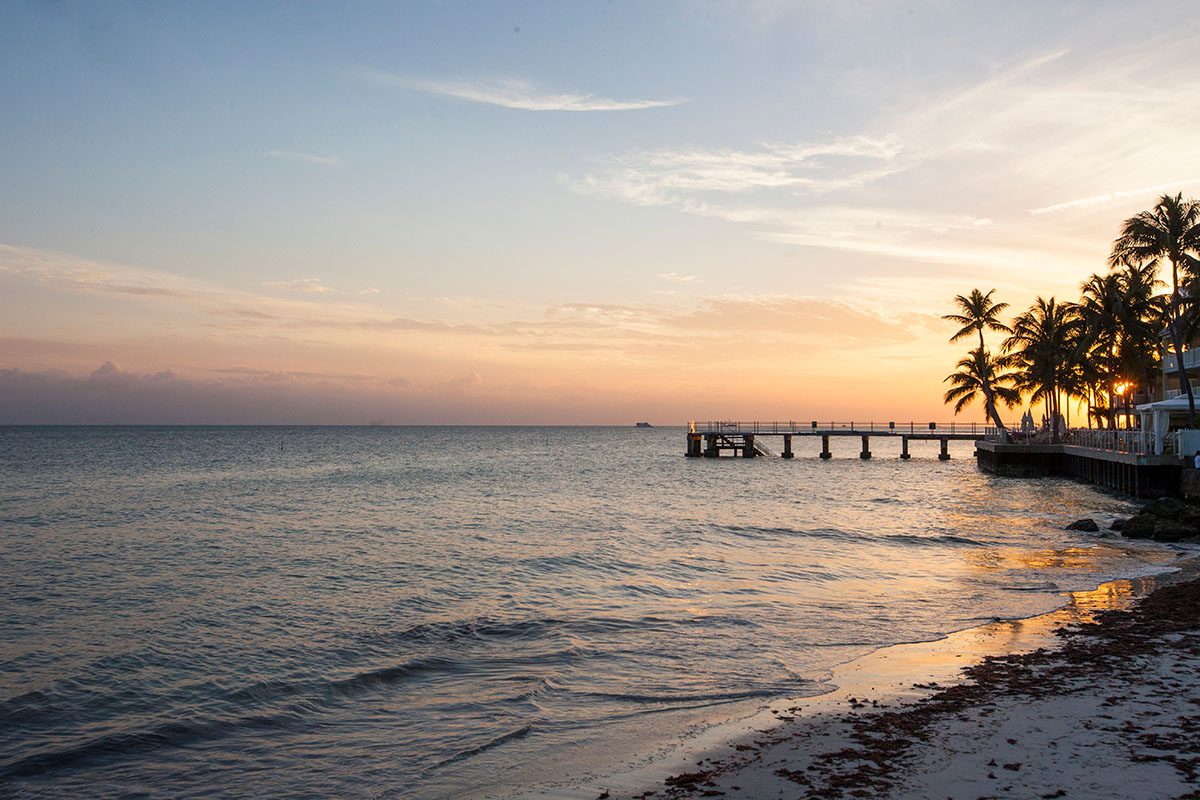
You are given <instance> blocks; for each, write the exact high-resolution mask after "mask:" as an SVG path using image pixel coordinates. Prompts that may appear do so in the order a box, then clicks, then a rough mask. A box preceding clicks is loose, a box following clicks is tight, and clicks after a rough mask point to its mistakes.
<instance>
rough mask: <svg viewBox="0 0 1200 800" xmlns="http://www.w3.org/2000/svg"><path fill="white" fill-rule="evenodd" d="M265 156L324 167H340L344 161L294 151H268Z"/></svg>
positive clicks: (335, 157)
mask: <svg viewBox="0 0 1200 800" xmlns="http://www.w3.org/2000/svg"><path fill="white" fill-rule="evenodd" d="M264 155H267V156H269V157H271V158H285V159H289V160H291V161H306V162H308V163H309V164H320V165H321V166H324V167H340V166H342V159H341V158H340V157H339V156H336V155H331V156H321V155H316V154H314V153H297V152H294V151H292V150H268V151H267V152H266V153H265V154H264Z"/></svg>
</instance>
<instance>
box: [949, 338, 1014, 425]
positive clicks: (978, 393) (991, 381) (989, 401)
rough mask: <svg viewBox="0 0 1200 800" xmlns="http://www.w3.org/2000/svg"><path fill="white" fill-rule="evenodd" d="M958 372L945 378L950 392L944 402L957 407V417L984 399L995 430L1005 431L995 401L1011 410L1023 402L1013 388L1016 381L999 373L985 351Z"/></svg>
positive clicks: (962, 364) (961, 363)
mask: <svg viewBox="0 0 1200 800" xmlns="http://www.w3.org/2000/svg"><path fill="white" fill-rule="evenodd" d="M955 366H956V367H958V371H957V372H954V373H951V374H950V375H948V376H946V381H949V382H950V384H951V388H950V390H949V391H947V392H946V396H945V397H944V398H943V400H942V401H943V402H945V403H954V413H955V415H957V414H958V412H960V411H962V410H963V409H964V408H965V407H967V406H968V405H970V404H971V403H972V402H974V401H975V399H976V398H978V397H982V398H983V413H984V415H985V417H986V418H987V419H988V420H990V421H993V422H995V423H996V427H997V428H999V429H1000V430H1001V431H1004V430H1005V428H1004V423H1003V422H1001V421H1000V414H999V412H998V411H997V409H996V401H997V400H999V401H1000V402H1002V403H1004V405H1006V406H1007V407H1009V408H1012V407H1013V406H1015V405H1017V404H1018V403H1020V402H1021V393H1020V392H1019V391H1017V390H1016V389H1014V388H1013V387H1012V386H1011V385H1009V384H1012V383H1013V380H1014V377H1013V376H1012V375H1010V374H1007V373H998V372H997V368H998V364H997V362H996V361H995V360H994V359H993V358H992V357H991V354H989V353H988V351H987V350H986V349H985V348H983V347H977V348H975V349H974V350H972V351H971V352H969V353H967V355H966V356H965V357H964V358H962V359H961V360H960V361H959V362H958V364H956V365H955Z"/></svg>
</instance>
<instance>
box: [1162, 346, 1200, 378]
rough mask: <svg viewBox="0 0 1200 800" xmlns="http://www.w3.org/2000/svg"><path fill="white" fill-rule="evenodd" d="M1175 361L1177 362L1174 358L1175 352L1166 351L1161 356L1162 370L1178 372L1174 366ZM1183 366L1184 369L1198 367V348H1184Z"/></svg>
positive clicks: (1199, 358)
mask: <svg viewBox="0 0 1200 800" xmlns="http://www.w3.org/2000/svg"><path fill="white" fill-rule="evenodd" d="M1177 363H1179V362H1177V361H1176V360H1175V354H1174V353H1168V354H1167V355H1165V356H1164V357H1163V372H1178V371H1179V369H1178V367H1176V366H1175V365H1176V364H1177ZM1183 366H1184V368H1185V369H1192V368H1194V367H1200V349H1197V350H1184V351H1183Z"/></svg>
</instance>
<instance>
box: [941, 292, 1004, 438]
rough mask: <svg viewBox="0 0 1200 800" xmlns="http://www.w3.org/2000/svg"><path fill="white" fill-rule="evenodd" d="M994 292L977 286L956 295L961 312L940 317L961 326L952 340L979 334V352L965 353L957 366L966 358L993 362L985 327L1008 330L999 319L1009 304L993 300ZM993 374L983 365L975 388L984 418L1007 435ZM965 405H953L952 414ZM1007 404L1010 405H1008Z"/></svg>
mask: <svg viewBox="0 0 1200 800" xmlns="http://www.w3.org/2000/svg"><path fill="white" fill-rule="evenodd" d="M995 292H996V290H995V289H992V290H991V291H990V292H988V293H987V294H984V293H983V292H981V291H979V290H978V289H972V290H971V294H970V295H968V296H966V297H964V296H963V295H961V294H960V295H957V296H956V297H955V298H954V302H955V303H956V304H957V305H958V309H959V311H961V312H962V313H961V314H946V315H944V316H943V317H942V319H944V320H947V321H948V322H953V323H954V324H956V325H958V326H960V327H959V330H958V332H957V333H955V334H954V335H953V336H951V337H950V341H951V342H957V341H958V340H959V339H965V338H966V337H968V336H970V335H971V334H973V333H978V334H979V347H978V355H977V356H971V355H968V357H967V358H965V359H963V360H962V361H960V362H958V366H959V367H962V365H963V362H965V361H969V360H971V359H972V358H978V359H980V362H979V363H980V365H986V364H990V363H992V362H991V354H990V353H988V350H987V345H985V344H984V341H983V332H984V330H989V331H999V332H1001V333H1008V332H1009V328H1008V326H1007V325H1005V324H1004V323H1003V322H1001V321H1000V317H999V314H1000V312H1001V311H1003V310H1004V309H1006V308H1008V303H996V302H993V301H992V295H993V294H995ZM971 352H972V353H975V352H976V351H975V350H972V351H971ZM992 375H993V371H992V370H987V369H982V368H981V369H980V370H979V372H978V373H977V375H976V377H977V378H978V379H979V381H980V384H979V389H978V390H979V391H980V392H982V393H983V409H984V416H985V419H987V420H989V421H992V422H995V423H996V427H997V428H999V429H1000V435H1001V437H1006V436H1007V434H1008V431H1007V430H1006V429H1005V427H1004V423H1003V422H1001V420H1000V415H999V414H998V413H996V391H995V389H996V388H998V387H993V386H992ZM947 380H949V379H947ZM951 391H954V390H951ZM949 396H950V393H949V392H947V394H946V397H947V399H946V402H947V403H949V402H950V400H949ZM1002 399H1003V398H1002ZM967 402H969V401H967ZM964 405H966V402H963V403H960V404H959V405H958V406H955V409H954V413H955V414H957V413H958V410H959V408H962V407H963V406H964ZM1009 407H1010V408H1011V405H1010V406H1009Z"/></svg>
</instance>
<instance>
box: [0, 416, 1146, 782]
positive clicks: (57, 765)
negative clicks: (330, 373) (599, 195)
mask: <svg viewBox="0 0 1200 800" xmlns="http://www.w3.org/2000/svg"><path fill="white" fill-rule="evenodd" d="M847 442H848V443H841V444H845V447H846V449H845V452H841V451H839V450H837V449H836V447H837V444H839V442H836V440H835V456H838V457H835V458H834V459H833V460H832V461H829V462H823V461H820V460H819V459H817V458H815V455H816V452H817V450H818V449H819V447H818V446H817V445H816V444H814V443H812V442H808V440H804V441H803V442H801V443H800V448H799V449H800V452H799V456H800V457H798V458H797V459H795V460H793V461H790V462H789V461H782V460H778V459H755V460H741V459H738V460H734V459H722V460H720V461H712V460H708V459H687V458H684V457H683V451H684V437H683V434H682V431H681V430H680V429H661V428H656V429H650V430H645V429H640V430H639V429H633V428H630V429H612V428H547V429H540V428H534V429H530V428H0V557H2V561H0V564H2V566H0V570H2V572H0V577H2V578H3V580H2V582H0V601H2V602H0V785H7V786H9V787H11V788H12V789H13V790H14V791H15V792H17V793H19V794H20V795H24V796H31V797H37V796H47V797H50V796H62V795H71V794H80V793H83V794H87V795H88V796H93V797H124V796H129V795H136V794H139V793H145V794H148V795H161V794H170V795H172V796H179V797H188V796H197V797H199V796H207V795H210V794H211V793H213V792H214V791H216V790H219V791H222V792H224V793H227V794H230V795H245V796H260V797H262V796H272V797H326V796H331V795H336V796H350V797H355V796H360V797H409V796H417V797H441V796H457V795H460V794H461V795H468V796H469V795H473V794H479V793H482V792H484V791H496V792H501V793H504V792H511V791H519V790H520V789H522V788H528V787H530V786H532V785H533V784H534V782H535V781H536V780H549V781H551V782H554V781H559V780H570V779H571V778H572V777H578V776H579V775H582V774H583V773H584V772H586V771H601V772H602V771H603V770H605V769H612V768H614V767H616V766H619V764H620V762H622V761H624V760H628V759H631V758H635V757H636V756H638V755H640V754H643V753H644V752H646V751H647V750H648V749H650V748H652V747H653V746H654V745H655V743H661V742H664V741H668V740H670V739H671V738H672V737H678V736H679V735H680V734H681V732H682V731H684V730H685V729H686V728H687V727H688V726H694V725H699V724H703V723H704V722H711V721H714V720H718V719H721V718H722V717H723V716H726V717H727V716H730V715H733V714H736V713H744V710H745V709H746V708H747V706H748V705H757V704H759V703H761V702H762V698H766V697H772V696H796V695H805V694H812V693H815V692H819V691H821V690H822V687H823V686H824V684H823V680H824V678H825V677H826V674H827V673H826V671H827V670H828V668H829V667H831V666H833V665H835V664H838V663H841V662H844V661H846V660H848V659H850V658H852V657H854V656H856V655H859V654H862V653H864V652H867V651H870V650H872V649H875V648H877V647H879V646H882V645H885V644H891V643H895V642H898V641H911V640H920V639H929V638H933V637H936V636H938V635H941V634H944V633H947V632H949V631H952V630H956V629H961V628H964V627H967V626H970V625H973V624H977V623H978V622H980V621H982V620H984V619H990V618H992V617H996V616H1000V617H1016V616H1024V615H1030V614H1033V613H1038V612H1041V611H1045V610H1048V609H1049V608H1051V607H1053V606H1054V605H1055V604H1056V603H1057V601H1058V596H1057V593H1058V592H1061V591H1066V590H1069V589H1082V588H1090V587H1094V586H1095V585H1096V584H1097V583H1099V582H1101V581H1103V580H1105V579H1107V578H1109V577H1115V576H1120V575H1133V574H1142V573H1145V572H1146V571H1148V570H1150V569H1153V567H1152V566H1151V564H1153V563H1156V562H1162V561H1163V559H1164V557H1165V556H1164V555H1163V551H1162V550H1161V549H1157V548H1155V547H1154V546H1151V545H1140V546H1133V545H1130V544H1128V543H1124V542H1121V541H1120V540H1116V539H1113V538H1105V537H1097V536H1095V535H1090V536H1089V535H1088V534H1077V533H1072V532H1067V531H1063V530H1061V528H1062V525H1063V524H1064V523H1065V522H1068V521H1070V520H1072V519H1075V518H1077V517H1079V516H1083V515H1085V514H1091V515H1098V516H1100V517H1102V518H1107V516H1111V515H1115V514H1121V513H1126V512H1127V511H1128V510H1129V505H1128V504H1127V503H1126V502H1124V501H1123V500H1121V499H1119V498H1116V497H1113V496H1108V495H1102V494H1100V493H1097V492H1095V491H1093V490H1091V489H1089V488H1086V487H1083V486H1079V485H1076V484H1074V483H1070V482H1064V481H1040V482H1038V481H1021V480H1012V479H1008V480H999V479H995V478H991V477H988V476H985V475H982V474H980V473H979V472H978V471H977V470H976V469H975V466H974V462H973V460H971V459H970V453H971V448H970V444H969V443H963V444H961V445H959V446H956V447H955V448H954V449H953V450H952V452H953V453H954V455H955V460H952V461H949V462H939V461H937V460H936V447H937V445H936V444H930V445H929V448H928V452H923V451H922V449H921V447H922V446H921V445H920V444H916V443H914V446H913V453H914V458H913V460H912V461H911V462H902V461H900V460H899V459H898V458H896V455H897V454H898V445H896V446H895V447H894V448H893V447H892V445H893V444H895V443H894V442H890V441H888V440H881V441H879V442H878V443H877V444H876V443H873V445H874V446H873V450H874V451H875V454H876V458H875V459H873V460H871V461H868V462H864V461H861V460H859V459H858V458H856V457H854V456H855V455H856V454H857V449H858V448H857V444H858V441H857V440H856V439H855V440H847ZM807 444H813V446H812V447H810V448H807V449H804V448H805V447H806V445H807ZM851 444H852V445H854V447H853V448H851V447H850V445H851ZM893 449H894V450H895V451H896V452H892V450H893ZM810 450H811V452H809V451H810Z"/></svg>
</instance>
